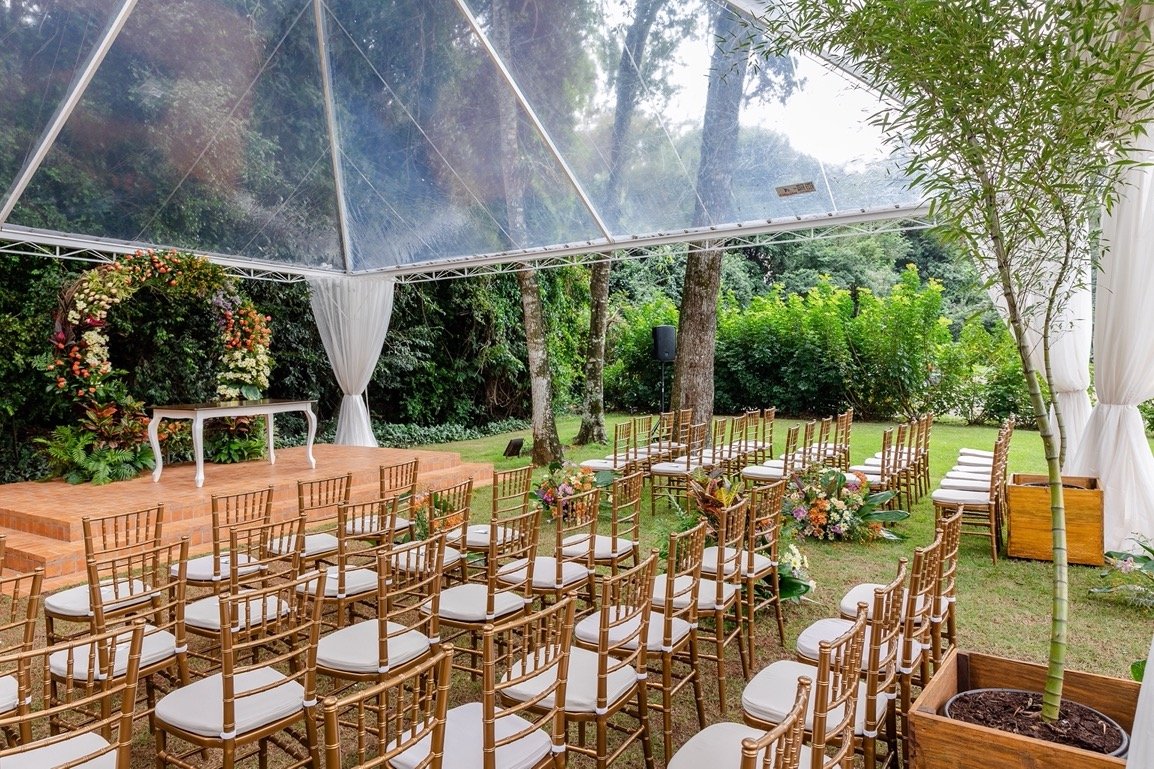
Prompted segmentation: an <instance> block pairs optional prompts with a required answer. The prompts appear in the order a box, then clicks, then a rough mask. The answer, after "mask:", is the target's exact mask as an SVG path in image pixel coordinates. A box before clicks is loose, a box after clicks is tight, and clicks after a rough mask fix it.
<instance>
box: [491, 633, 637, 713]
mask: <svg viewBox="0 0 1154 769" xmlns="http://www.w3.org/2000/svg"><path fill="white" fill-rule="evenodd" d="M597 661H598V656H597V652H592V651H589V650H588V649H582V648H580V647H577V646H574V647H573V648H571V649H570V650H569V676H568V684H567V685H566V686H565V711H566V712H568V713H595V712H596V710H597ZM613 664H619V663H616V662H612V663H610V665H613ZM521 667H522V663H521V662H518V663H516V664H514V665H513V666H512V667H511V668H510V670H509V672H507V673H506V674H505V675H504V677H503V678H502V679H501V680H502V681H508V680H509V678H510V677H516V676H520V675H522V671H521ZM530 672H532V671H531V670H530ZM556 677H557V668H556V667H551V668H549V669H548V670H546V671H544V672H543V673H541V674H540V675H536V676H533V677H532V678H530V679H528V680H526V681H522V682H521V683H519V684H516V685H515V686H512V687H510V688H508V689H505V690H503V693H504V694H505V695H506V696H508V697H511V698H513V699H515V700H517V701H519V702H525V701H526V700H530V699H532V698H533V697H536V696H537V695H538V694H540V693H541V691H542V690H544V689H545V688H546V687H548V686H549V685H551V684H552V683H553V681H554V680H555V679H556ZM636 682H637V671H636V670H634V669H633V668H631V667H629V666H624V667H620V668H618V669H617V670H614V671H613V672H611V673H609V675H608V676H607V677H606V681H605V683H606V690H605V694H606V700H605V702H606V707H612V705H613V704H614V703H616V702H617V701H618V700H620V699H621V698H622V697H624V696H626V695H627V694H629V693H630V692H632V691H633V685H634V684H635V683H636ZM537 707H543V708H551V707H553V695H552V694H550V695H549V696H547V697H545V698H544V699H543V700H541V701H540V702H539V703H537Z"/></svg>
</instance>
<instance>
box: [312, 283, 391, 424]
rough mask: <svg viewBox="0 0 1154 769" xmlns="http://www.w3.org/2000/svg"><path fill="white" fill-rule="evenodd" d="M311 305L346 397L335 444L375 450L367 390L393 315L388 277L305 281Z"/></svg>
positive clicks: (338, 420)
mask: <svg viewBox="0 0 1154 769" xmlns="http://www.w3.org/2000/svg"><path fill="white" fill-rule="evenodd" d="M308 283H309V302H310V304H311V305H312V309H313V317H315V318H316V322H317V328H318V329H319V330H320V334H321V341H322V342H324V345H325V352H326V353H327V354H328V356H329V364H330V365H331V366H332V367H333V373H334V374H336V377H337V383H338V384H339V385H340V386H341V391H342V392H344V394H345V397H344V399H343V400H342V401H341V410H340V415H339V416H338V417H337V434H336V438H335V439H334V442H335V443H339V444H343V445H346V446H376V445H377V439H376V438H374V437H373V426H372V422H371V421H370V420H369V408H368V404H367V403H366V401H365V390H366V389H367V388H368V386H369V380H370V379H372V376H373V370H374V369H375V368H376V366H377V359H378V358H380V356H381V347H382V346H383V345H384V343H385V334H387V333H388V331H389V320H390V318H391V317H392V314H393V289H394V281H393V279H392V278H387V277H376V276H367V275H362V276H349V275H340V276H334V277H331V278H330V277H325V278H309V282H308Z"/></svg>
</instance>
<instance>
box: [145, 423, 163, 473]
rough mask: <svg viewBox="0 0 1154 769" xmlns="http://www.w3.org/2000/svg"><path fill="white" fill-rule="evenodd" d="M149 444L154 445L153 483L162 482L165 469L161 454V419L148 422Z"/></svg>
mask: <svg viewBox="0 0 1154 769" xmlns="http://www.w3.org/2000/svg"><path fill="white" fill-rule="evenodd" d="M148 442H149V443H150V444H152V461H153V465H152V482H153V483H156V482H158V481H159V480H160V472H161V471H162V470H163V469H164V458H163V457H162V456H161V454H160V418H159V417H153V418H152V419H150V420H148Z"/></svg>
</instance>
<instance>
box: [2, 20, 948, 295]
mask: <svg viewBox="0 0 1154 769" xmlns="http://www.w3.org/2000/svg"><path fill="white" fill-rule="evenodd" d="M720 2H721V0H691V1H688V2H687V1H681V2H677V1H674V2H665V3H660V2H644V1H643V0H572V2H556V1H555V0H549V1H548V2H546V1H545V0H539V1H538V2H529V3H522V4H519V10H518V15H517V16H516V18H515V19H514V22H513V24H512V25H511V32H510V34H509V35H508V36H505V35H497V34H493V30H492V29H491V25H492V15H491V9H490V4H489V2H488V0H393V1H392V2H382V0H42V1H39V0H0V41H2V43H3V45H2V46H0V79H2V81H3V94H4V97H3V99H2V100H0V193H2V194H3V198H0V240H3V241H5V242H6V244H5V245H4V246H3V247H2V248H3V250H8V251H10V252H21V253H50V254H53V255H58V256H61V255H62V256H72V257H77V258H99V256H98V255H101V254H103V255H108V254H115V253H118V252H124V251H131V250H134V249H136V248H142V247H177V248H181V249H188V250H193V251H196V252H198V253H203V254H207V255H209V256H210V257H211V258H213V259H214V260H216V261H219V262H221V263H223V264H226V265H229V266H231V267H233V268H236V269H238V270H240V271H241V272H243V273H245V274H250V275H265V276H280V277H285V278H289V279H292V278H300V277H309V276H323V275H346V274H385V275H393V276H401V277H403V276H406V275H408V276H413V275H448V274H452V273H453V272H454V271H456V270H463V269H466V268H467V267H468V266H469V265H478V264H480V265H485V264H489V265H492V264H498V263H508V262H535V261H541V262H545V261H547V260H549V259H551V258H553V259H556V258H563V257H566V256H574V255H581V254H605V253H608V252H610V251H613V250H615V249H638V248H643V247H645V246H653V245H656V244H662V243H670V242H686V241H694V240H704V239H710V238H718V237H734V236H736V237H747V236H751V235H754V234H758V233H772V232H784V231H795V230H799V229H804V228H815V227H821V226H829V225H843V226H853V225H855V224H857V223H861V222H869V221H873V220H895V219H916V218H918V217H922V216H924V214H925V207H924V204H923V200H922V196H921V194H920V193H919V191H918V190H916V189H913V188H912V187H911V186H910V184H909V183H908V180H907V179H906V178H904V177H903V175H902V174H901V172H900V170H899V169H900V166H901V163H900V160H901V158H899V157H895V156H894V155H892V154H891V153H890V152H889V151H888V150H886V149H884V148H883V147H882V142H881V139H880V135H879V133H878V130H877V129H876V128H874V127H873V126H871V125H870V124H869V116H870V115H871V114H873V113H874V112H876V111H877V110H878V109H879V107H880V102H879V100H878V97H877V96H876V95H875V94H873V93H871V92H870V91H869V90H868V89H866V88H863V87H862V86H861V85H860V84H859V83H857V82H856V81H854V80H853V79H852V77H849V76H847V75H846V74H845V73H842V72H840V71H838V70H837V68H836V67H835V66H831V65H830V64H829V63H828V62H824V61H818V60H812V59H807V58H801V57H785V58H781V59H775V60H769V61H765V62H760V66H759V67H757V68H756V70H755V71H754V72H752V73H751V74H750V76H749V77H747V78H746V84H745V88H744V94H743V98H742V102H741V107H740V119H739V130H737V131H731V132H729V133H728V134H727V137H728V138H727V139H726V141H728V142H730V144H729V146H728V147H727V148H726V152H725V156H726V157H727V158H728V159H729V160H728V161H727V163H728V167H727V168H726V169H725V173H726V175H727V180H728V181H727V182H726V184H727V187H726V192H725V195H724V196H723V198H722V200H721V202H720V203H717V202H714V203H711V204H708V205H707V204H706V201H704V200H703V199H702V198H701V196H700V195H699V194H698V190H699V182H698V173H699V165H700V163H699V160H700V158H701V156H702V136H703V132H705V131H706V128H707V126H706V123H707V119H706V94H707V89H708V86H709V82H710V77H711V67H712V66H713V65H712V63H711V56H712V53H713V51H714V49H715V47H716V46H718V45H722V46H724V45H730V46H733V45H743V44H747V42H748V41H745V40H729V41H726V40H720V41H719V40H715V39H714V36H713V31H712V29H711V25H710V23H709V19H710V17H711V14H710V11H712V10H715V9H716V8H717V7H718V3H720ZM757 5H759V4H758V3H751V2H748V0H747V1H746V2H738V3H735V4H734V5H733V6H732V7H733V8H736V9H738V10H741V11H743V12H749V11H750V10H754V8H751V6H757ZM646 6H653V7H659V8H660V9H661V10H660V13H659V14H658V15H657V16H656V17H655V18H654V20H653V27H652V29H653V30H654V32H652V33H651V38H650V44H649V46H648V48H647V50H646V56H645V59H644V60H643V61H641V62H639V65H640V66H639V68H640V73H639V77H638V80H637V85H638V90H637V92H636V94H637V95H636V100H635V104H636V108H635V110H634V111H633V113H632V116H631V118H630V119H628V120H625V119H623V117H622V108H621V106H620V105H621V104H622V103H623V99H622V93H620V91H621V83H620V82H619V80H620V78H618V77H617V73H618V62H619V61H620V59H621V55H622V51H623V50H627V49H628V35H629V33H630V30H631V29H634V28H636V27H637V26H639V25H637V24H635V23H634V22H635V21H636V19H635V18H634V14H635V13H636V12H637V11H638V9H641V8H643V7H646ZM744 29H745V32H744V34H756V26H755V25H753V26H748V27H745V28H744ZM506 37H507V39H508V40H509V41H510V42H509V43H508V44H507V45H505V46H504V47H502V45H501V44H500V43H499V41H500V40H502V39H505V38H506ZM714 76H715V77H717V75H716V74H715V75H714ZM722 77H724V75H722ZM510 93H511V94H512V95H513V97H514V102H515V104H516V107H517V122H518V125H517V135H516V146H517V147H518V153H519V157H518V158H517V159H516V167H517V169H518V173H519V174H520V176H521V179H522V183H523V189H524V194H523V196H522V197H521V199H522V200H523V206H524V226H523V227H516V228H514V227H510V226H508V225H507V218H508V217H507V211H506V208H507V207H506V200H508V196H507V194H506V188H507V182H508V177H507V175H506V173H505V172H503V165H502V163H503V159H502V151H501V148H502V147H503V146H507V143H505V141H504V140H505V139H507V137H505V136H503V135H502V125H501V121H500V119H499V115H498V109H497V108H496V106H495V104H496V102H497V98H498V96H499V95H504V96H508V94H510Z"/></svg>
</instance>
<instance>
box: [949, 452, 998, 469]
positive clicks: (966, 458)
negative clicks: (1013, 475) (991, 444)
mask: <svg viewBox="0 0 1154 769" xmlns="http://www.w3.org/2000/svg"><path fill="white" fill-rule="evenodd" d="M954 464H956V465H969V466H971V467H993V466H994V460H993V458H992V457H975V456H971V455H969V454H962V455H960V456H958V458H957V461H955V462H954Z"/></svg>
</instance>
